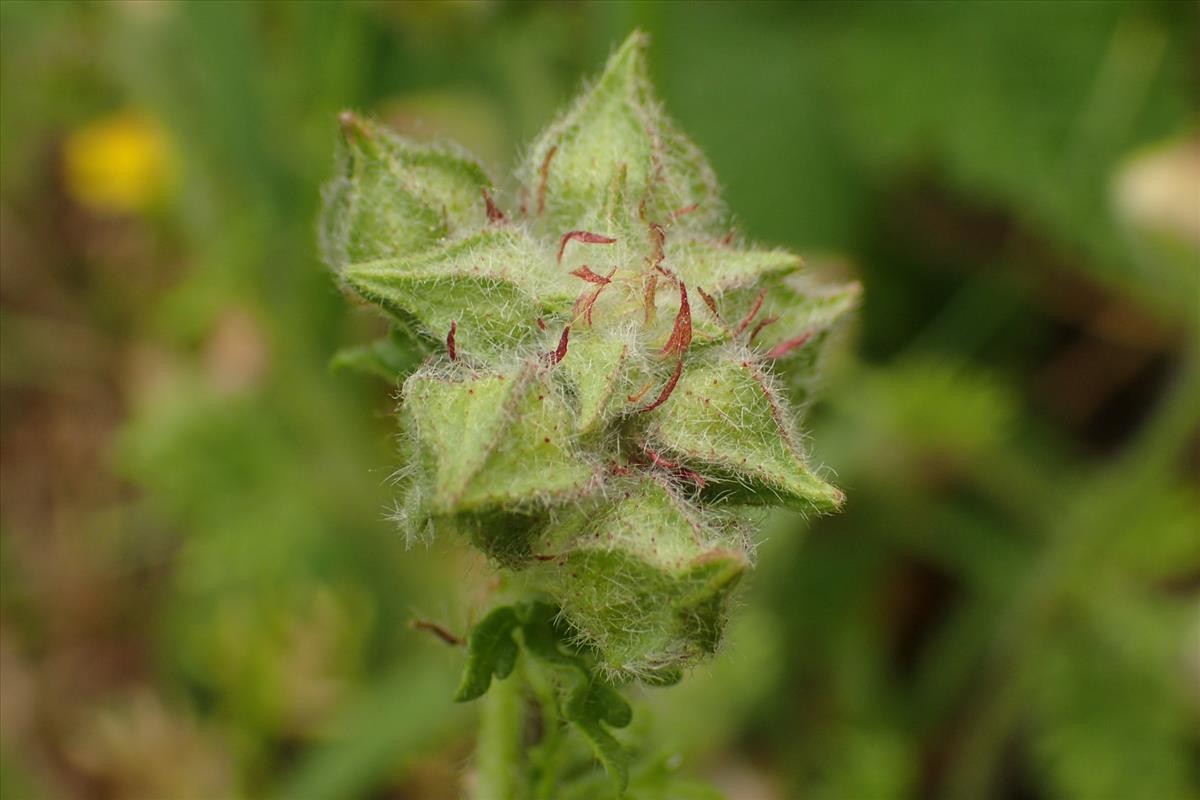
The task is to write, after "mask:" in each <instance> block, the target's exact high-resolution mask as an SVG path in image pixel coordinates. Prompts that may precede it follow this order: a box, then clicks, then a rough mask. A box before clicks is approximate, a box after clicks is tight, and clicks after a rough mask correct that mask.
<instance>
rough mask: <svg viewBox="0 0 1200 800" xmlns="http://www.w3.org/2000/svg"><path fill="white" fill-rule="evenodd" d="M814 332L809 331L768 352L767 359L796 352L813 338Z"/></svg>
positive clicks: (781, 343)
mask: <svg viewBox="0 0 1200 800" xmlns="http://www.w3.org/2000/svg"><path fill="white" fill-rule="evenodd" d="M812 335H813V332H812V331H807V332H805V333H802V334H801V335H799V336H797V337H796V338H795V339H788V340H787V341H786V342H780V343H779V344H777V345H775V346H774V347H772V348H771V349H770V350H768V351H767V358H779V357H780V356H782V355H785V354H786V353H788V352H790V351H792V350H795V349H796V348H797V347H800V346H802V345H803V344H804V343H805V342H807V341H808V340H809V339H811V338H812Z"/></svg>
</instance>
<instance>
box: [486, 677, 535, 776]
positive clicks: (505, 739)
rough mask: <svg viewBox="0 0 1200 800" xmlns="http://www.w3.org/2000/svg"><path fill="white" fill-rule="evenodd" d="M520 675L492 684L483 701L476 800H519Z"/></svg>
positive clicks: (521, 715) (521, 714)
mask: <svg viewBox="0 0 1200 800" xmlns="http://www.w3.org/2000/svg"><path fill="white" fill-rule="evenodd" d="M522 683H523V682H522V680H521V678H520V676H519V674H513V675H509V676H508V677H507V678H505V679H504V680H502V681H501V680H497V681H493V682H492V686H491V689H490V690H489V691H488V693H487V694H486V695H484V696H483V698H482V703H483V709H482V711H481V712H480V717H479V741H478V743H477V745H476V751H475V763H476V777H477V783H476V786H475V793H474V797H475V800H520V798H521V797H522V794H523V792H522V791H521V740H522V736H523V730H522V729H523V727H524V725H523V723H524V715H523V713H522V711H523V709H522V704H523V702H524V697H523V695H524V692H523V691H522V690H523V688H524V687H523V685H522Z"/></svg>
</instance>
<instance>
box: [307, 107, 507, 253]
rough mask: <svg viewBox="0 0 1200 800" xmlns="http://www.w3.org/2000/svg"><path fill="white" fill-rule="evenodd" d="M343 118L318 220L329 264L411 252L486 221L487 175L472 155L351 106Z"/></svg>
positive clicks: (322, 243)
mask: <svg viewBox="0 0 1200 800" xmlns="http://www.w3.org/2000/svg"><path fill="white" fill-rule="evenodd" d="M341 125H342V139H341V142H340V145H339V148H338V167H337V175H336V177H335V178H334V179H333V180H332V181H331V182H330V183H329V185H328V186H326V188H325V206H324V212H323V214H322V217H321V225H320V234H321V248H322V253H323V255H324V257H325V260H326V262H327V263H328V264H329V265H330V266H332V267H333V268H335V269H338V270H340V269H342V268H343V267H345V266H347V265H349V264H356V263H360V262H363V261H374V260H377V259H381V258H395V257H400V256H405V255H410V254H412V253H416V252H418V251H420V250H423V249H425V248H427V247H429V246H431V245H433V244H435V243H437V242H438V241H440V240H442V239H445V238H447V237H451V236H460V235H463V234H469V233H474V232H476V231H478V230H480V229H481V228H483V226H484V225H485V224H486V223H487V205H486V203H485V201H484V198H483V190H484V189H485V188H487V187H489V186H490V185H491V181H489V180H488V178H487V176H486V175H485V174H484V172H483V170H482V169H481V168H480V167H479V165H478V164H476V163H475V162H474V161H472V160H470V159H469V158H467V157H466V156H464V155H461V154H459V153H458V152H456V151H455V150H453V149H451V148H449V147H444V146H438V147H435V146H428V145H418V144H416V143H414V142H409V141H406V140H405V139H402V138H401V137H399V136H397V135H396V134H394V133H392V132H391V131H389V130H388V129H387V128H385V127H384V126H382V125H380V124H378V123H376V122H374V121H372V120H367V119H363V118H361V117H358V116H356V115H354V114H352V113H350V112H345V113H343V114H342V117H341Z"/></svg>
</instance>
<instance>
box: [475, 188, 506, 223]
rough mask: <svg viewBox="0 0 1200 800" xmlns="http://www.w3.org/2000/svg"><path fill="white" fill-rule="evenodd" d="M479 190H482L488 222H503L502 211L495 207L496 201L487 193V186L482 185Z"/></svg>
mask: <svg viewBox="0 0 1200 800" xmlns="http://www.w3.org/2000/svg"><path fill="white" fill-rule="evenodd" d="M479 191H481V192H483V201H484V202H485V203H487V218H488V222H503V221H504V212H503V211H501V210H500V209H498V208H496V203H495V201H493V200H492V196H491V194H489V193H488V190H487V187H486V186H482V187H480V189H479Z"/></svg>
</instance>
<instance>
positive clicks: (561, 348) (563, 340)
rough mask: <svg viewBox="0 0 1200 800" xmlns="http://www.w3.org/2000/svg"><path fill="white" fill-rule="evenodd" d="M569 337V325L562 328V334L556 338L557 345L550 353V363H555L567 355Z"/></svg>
mask: <svg viewBox="0 0 1200 800" xmlns="http://www.w3.org/2000/svg"><path fill="white" fill-rule="evenodd" d="M570 337H571V326H570V325H568V326H567V327H565V328H563V332H562V336H561V337H560V338H559V340H558V347H556V348H554V352H553V353H550V354H549V355H550V363H551V364H557V363H558V362H560V361H562V360H563V359H564V358H566V356H567V340H568V339H570Z"/></svg>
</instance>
